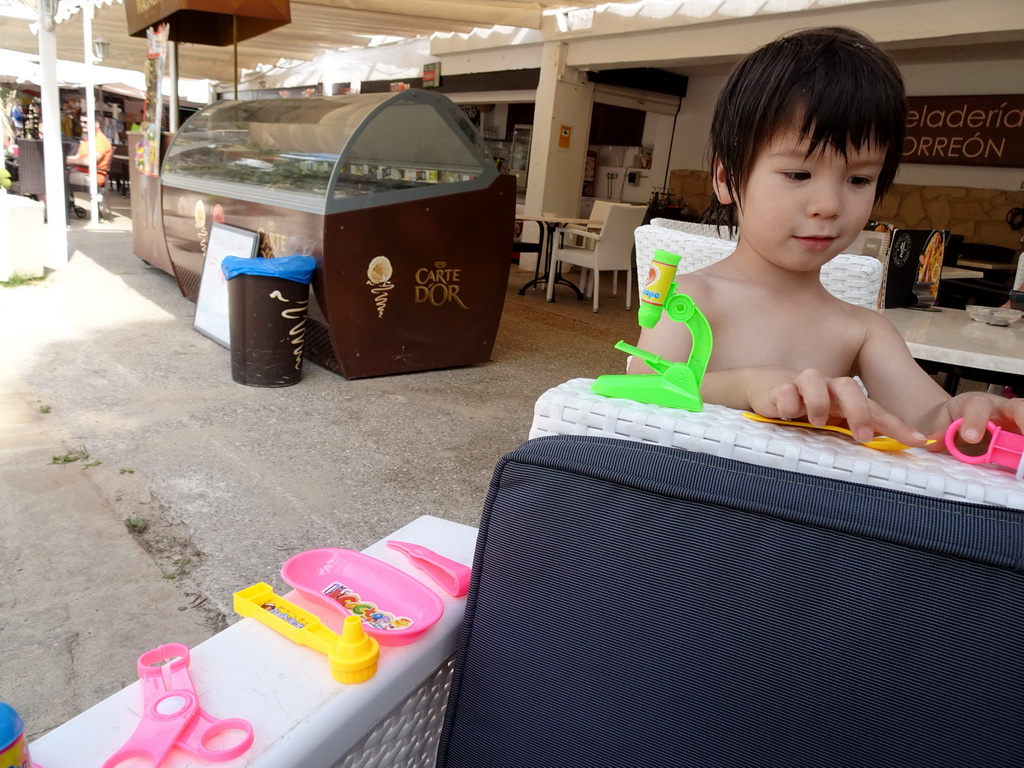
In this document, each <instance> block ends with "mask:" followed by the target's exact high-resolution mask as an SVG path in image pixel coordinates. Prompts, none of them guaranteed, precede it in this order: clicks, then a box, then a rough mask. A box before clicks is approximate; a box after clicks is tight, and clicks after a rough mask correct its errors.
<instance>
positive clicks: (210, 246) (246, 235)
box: [192, 222, 260, 349]
mask: <svg viewBox="0 0 1024 768" xmlns="http://www.w3.org/2000/svg"><path fill="white" fill-rule="evenodd" d="M259 247H260V236H259V234H257V233H256V232H250V231H249V230H247V229H240V228H239V227H232V226H229V225H227V224H221V223H219V222H214V223H213V224H211V225H210V239H209V240H208V241H207V243H206V260H205V261H204V262H203V275H202V278H201V280H200V283H199V297H198V298H197V299H196V319H195V322H194V323H193V325H192V327H193V328H195V329H196V330H197V331H199V332H200V333H201V334H203V336H207V337H209V338H211V339H213V340H214V341H216V342H217V343H218V344H220V345H221V346H222V347H227V348H228V349H231V333H230V328H229V325H228V281H227V280H226V279H225V277H224V273H223V272H222V271H221V269H220V264H221V262H222V261H224V257H225V256H238V257H239V258H242V259H251V258H253V257H254V256H255V255H256V253H257V251H258V250H259Z"/></svg>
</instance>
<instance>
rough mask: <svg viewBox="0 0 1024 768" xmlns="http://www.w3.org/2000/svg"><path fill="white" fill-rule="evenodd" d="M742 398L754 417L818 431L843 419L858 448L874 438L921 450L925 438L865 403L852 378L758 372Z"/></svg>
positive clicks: (811, 372)
mask: <svg viewBox="0 0 1024 768" xmlns="http://www.w3.org/2000/svg"><path fill="white" fill-rule="evenodd" d="M747 398H748V401H749V402H750V406H751V407H752V408H753V409H754V410H755V411H757V413H759V414H761V415H762V416H768V417H770V418H775V419H787V420H790V421H793V420H800V419H803V418H805V419H806V420H807V421H809V422H810V423H811V424H814V425H815V426H819V427H820V426H824V425H825V424H827V423H829V422H830V421H832V422H835V421H837V420H845V421H846V423H847V426H848V427H849V429H850V431H851V432H853V434H854V437H855V438H856V439H857V440H858V441H860V442H862V443H866V442H867V441H868V440H870V439H872V438H873V437H874V436H875V435H876V434H881V435H886V436H888V437H891V438H893V439H895V440H899V441H900V442H901V443H903V444H905V445H909V446H921V445H924V444H925V442H926V439H927V438H925V436H924V435H922V434H921V433H920V432H918V431H917V430H916V429H914V428H913V427H911V426H909V425H908V424H907V423H906V422H905V421H903V419H901V418H899V417H898V416H894V415H893V414H891V413H889V412H888V411H886V410H885V409H884V408H882V407H881V406H880V405H878V403H875V402H874V401H872V400H870V399H869V398H868V396H867V395H866V394H865V393H864V390H863V389H862V388H861V386H860V384H859V383H858V382H857V381H856V380H855V379H852V378H850V377H848V376H843V377H838V378H829V377H827V376H825V375H823V374H822V373H821V372H820V371H817V370H814V369H813V368H808V369H807V370H805V371H801V372H800V373H797V374H796V375H795V376H794V375H793V372H792V371H786V370H785V369H778V368H771V369H769V368H763V369H759V371H758V373H757V374H755V375H753V376H752V377H751V380H750V382H749V386H748V389H747ZM948 423H949V422H947V424H948Z"/></svg>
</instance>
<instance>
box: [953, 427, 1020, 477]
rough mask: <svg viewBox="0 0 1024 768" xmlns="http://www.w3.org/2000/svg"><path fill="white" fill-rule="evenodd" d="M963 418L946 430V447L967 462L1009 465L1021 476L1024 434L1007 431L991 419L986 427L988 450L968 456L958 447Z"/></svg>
mask: <svg viewBox="0 0 1024 768" xmlns="http://www.w3.org/2000/svg"><path fill="white" fill-rule="evenodd" d="M962 421H963V419H957V420H956V421H954V422H953V423H952V424H950V425H949V428H948V429H947V430H946V441H945V442H946V449H947V450H948V451H949V452H950V454H951V455H953V456H954V457H956V458H957V459H959V460H960V461H962V462H964V463H965V464H999V465H1000V466H1003V467H1009V468H1010V469H1012V470H1014V471H1016V472H1017V476H1018V477H1020V476H1021V470H1022V469H1024V464H1022V462H1021V456H1022V455H1024V436H1022V435H1018V434H1017V433H1016V432H1007V431H1006V430H1005V429H1003V428H1002V427H997V426H996V425H995V424H993V423H992V422H991V421H990V422H989V423H988V426H987V427H986V429H988V433H989V443H988V450H986V451H985V452H984V453H983V454H981V455H979V456H968V455H967V454H966V453H964V452H963V451H961V450H960V449H959V448H957V447H956V433H957V431H958V430H959V429H960V423H961V422H962Z"/></svg>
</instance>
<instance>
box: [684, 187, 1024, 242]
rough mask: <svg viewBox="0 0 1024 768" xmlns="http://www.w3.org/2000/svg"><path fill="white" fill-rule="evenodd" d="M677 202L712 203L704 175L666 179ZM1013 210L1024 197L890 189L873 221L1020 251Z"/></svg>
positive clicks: (997, 192) (945, 189) (991, 192)
mask: <svg viewBox="0 0 1024 768" xmlns="http://www.w3.org/2000/svg"><path fill="white" fill-rule="evenodd" d="M669 187H670V188H671V189H672V191H673V192H674V193H675V196H676V200H682V201H683V202H685V203H686V205H687V206H688V207H689V208H690V209H691V210H693V211H697V212H700V211H703V210H704V209H705V208H706V207H707V204H708V201H709V200H711V177H710V175H709V174H708V173H707V171H690V170H678V171H672V173H671V174H670V175H669ZM1011 208H1024V192H1007V191H1005V190H1001V189H972V188H970V187H922V186H916V185H911V184H894V185H893V186H892V188H891V189H890V190H889V192H888V194H886V196H885V197H884V198H882V201H881V202H880V203H879V204H878V205H877V206H876V208H875V211H874V213H873V214H872V218H874V219H877V220H878V221H884V222H886V223H887V224H892V225H894V226H896V227H903V228H909V229H948V230H950V231H952V232H953V233H954V234H957V235H963V236H964V240H965V241H967V242H969V243H988V244H990V245H1001V246H1005V247H1006V248H1012V249H1013V250H1015V251H1016V250H1020V249H1021V248H1022V247H1024V246H1022V245H1021V234H1022V233H1021V232H1019V231H1018V232H1014V231H1013V230H1012V229H1010V227H1009V226H1008V225H1007V224H1006V214H1007V212H1008V211H1009V210H1010V209H1011Z"/></svg>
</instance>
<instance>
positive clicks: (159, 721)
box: [102, 643, 253, 768]
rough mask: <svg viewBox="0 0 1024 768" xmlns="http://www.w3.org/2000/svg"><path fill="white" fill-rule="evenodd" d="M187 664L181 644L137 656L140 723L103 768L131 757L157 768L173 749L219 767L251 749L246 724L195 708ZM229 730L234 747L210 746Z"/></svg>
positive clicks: (194, 692)
mask: <svg viewBox="0 0 1024 768" xmlns="http://www.w3.org/2000/svg"><path fill="white" fill-rule="evenodd" d="M188 665H189V651H188V646H187V645H183V644H181V643H168V644H167V645H161V646H160V647H159V648H154V649H153V650H151V651H146V652H145V653H144V654H142V655H141V656H140V657H139V664H138V668H139V677H140V678H142V697H143V702H144V709H143V713H142V722H140V723H139V725H138V727H137V728H136V729H135V732H134V733H133V734H132V735H131V736H130V737H129V738H128V741H126V742H125V744H124V746H123V747H121V748H120V749H119V750H117V752H115V753H114V754H113V755H112V756H111V757H110V758H109V759H108V760H107V761H106V762H105V763H103V766H102V768H116V766H118V765H120V764H121V763H123V762H125V761H128V760H131V759H133V758H139V759H142V760H150V761H151V764H152V765H153V766H154V768H157V767H158V766H159V765H160V764H161V763H162V762H163V760H164V758H165V757H167V753H168V752H170V751H171V749H172V748H174V747H178V748H179V749H183V750H185V751H186V752H188V753H190V754H192V755H195V756H196V757H198V758H200V759H202V760H206V761H207V762H211V763H223V762H224V761H226V760H232V759H234V758H236V757H238V756H239V755H241V754H242V753H243V752H245V751H246V750H247V749H248V748H249V747H250V746H251V745H252V739H253V734H252V725H250V724H249V722H248V721H247V720H241V719H239V718H232V719H229V720H218V719H217V718H215V717H211V716H210V715H208V714H207V713H206V712H205V711H204V710H203V709H202V708H201V707H200V706H199V696H198V695H197V694H196V689H195V686H194V685H193V683H192V677H191V676H190V675H189V673H188ZM230 731H235V732H238V733H240V734H241V736H242V738H241V740H240V741H238V743H236V744H232V745H229V746H227V747H220V746H218V747H216V748H214V747H211V746H210V744H211V742H212V741H213V740H214V739H215V738H216V737H217V736H219V735H220V734H224V733H228V732H230ZM225 738H227V737H225ZM218 741H219V740H218Z"/></svg>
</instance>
